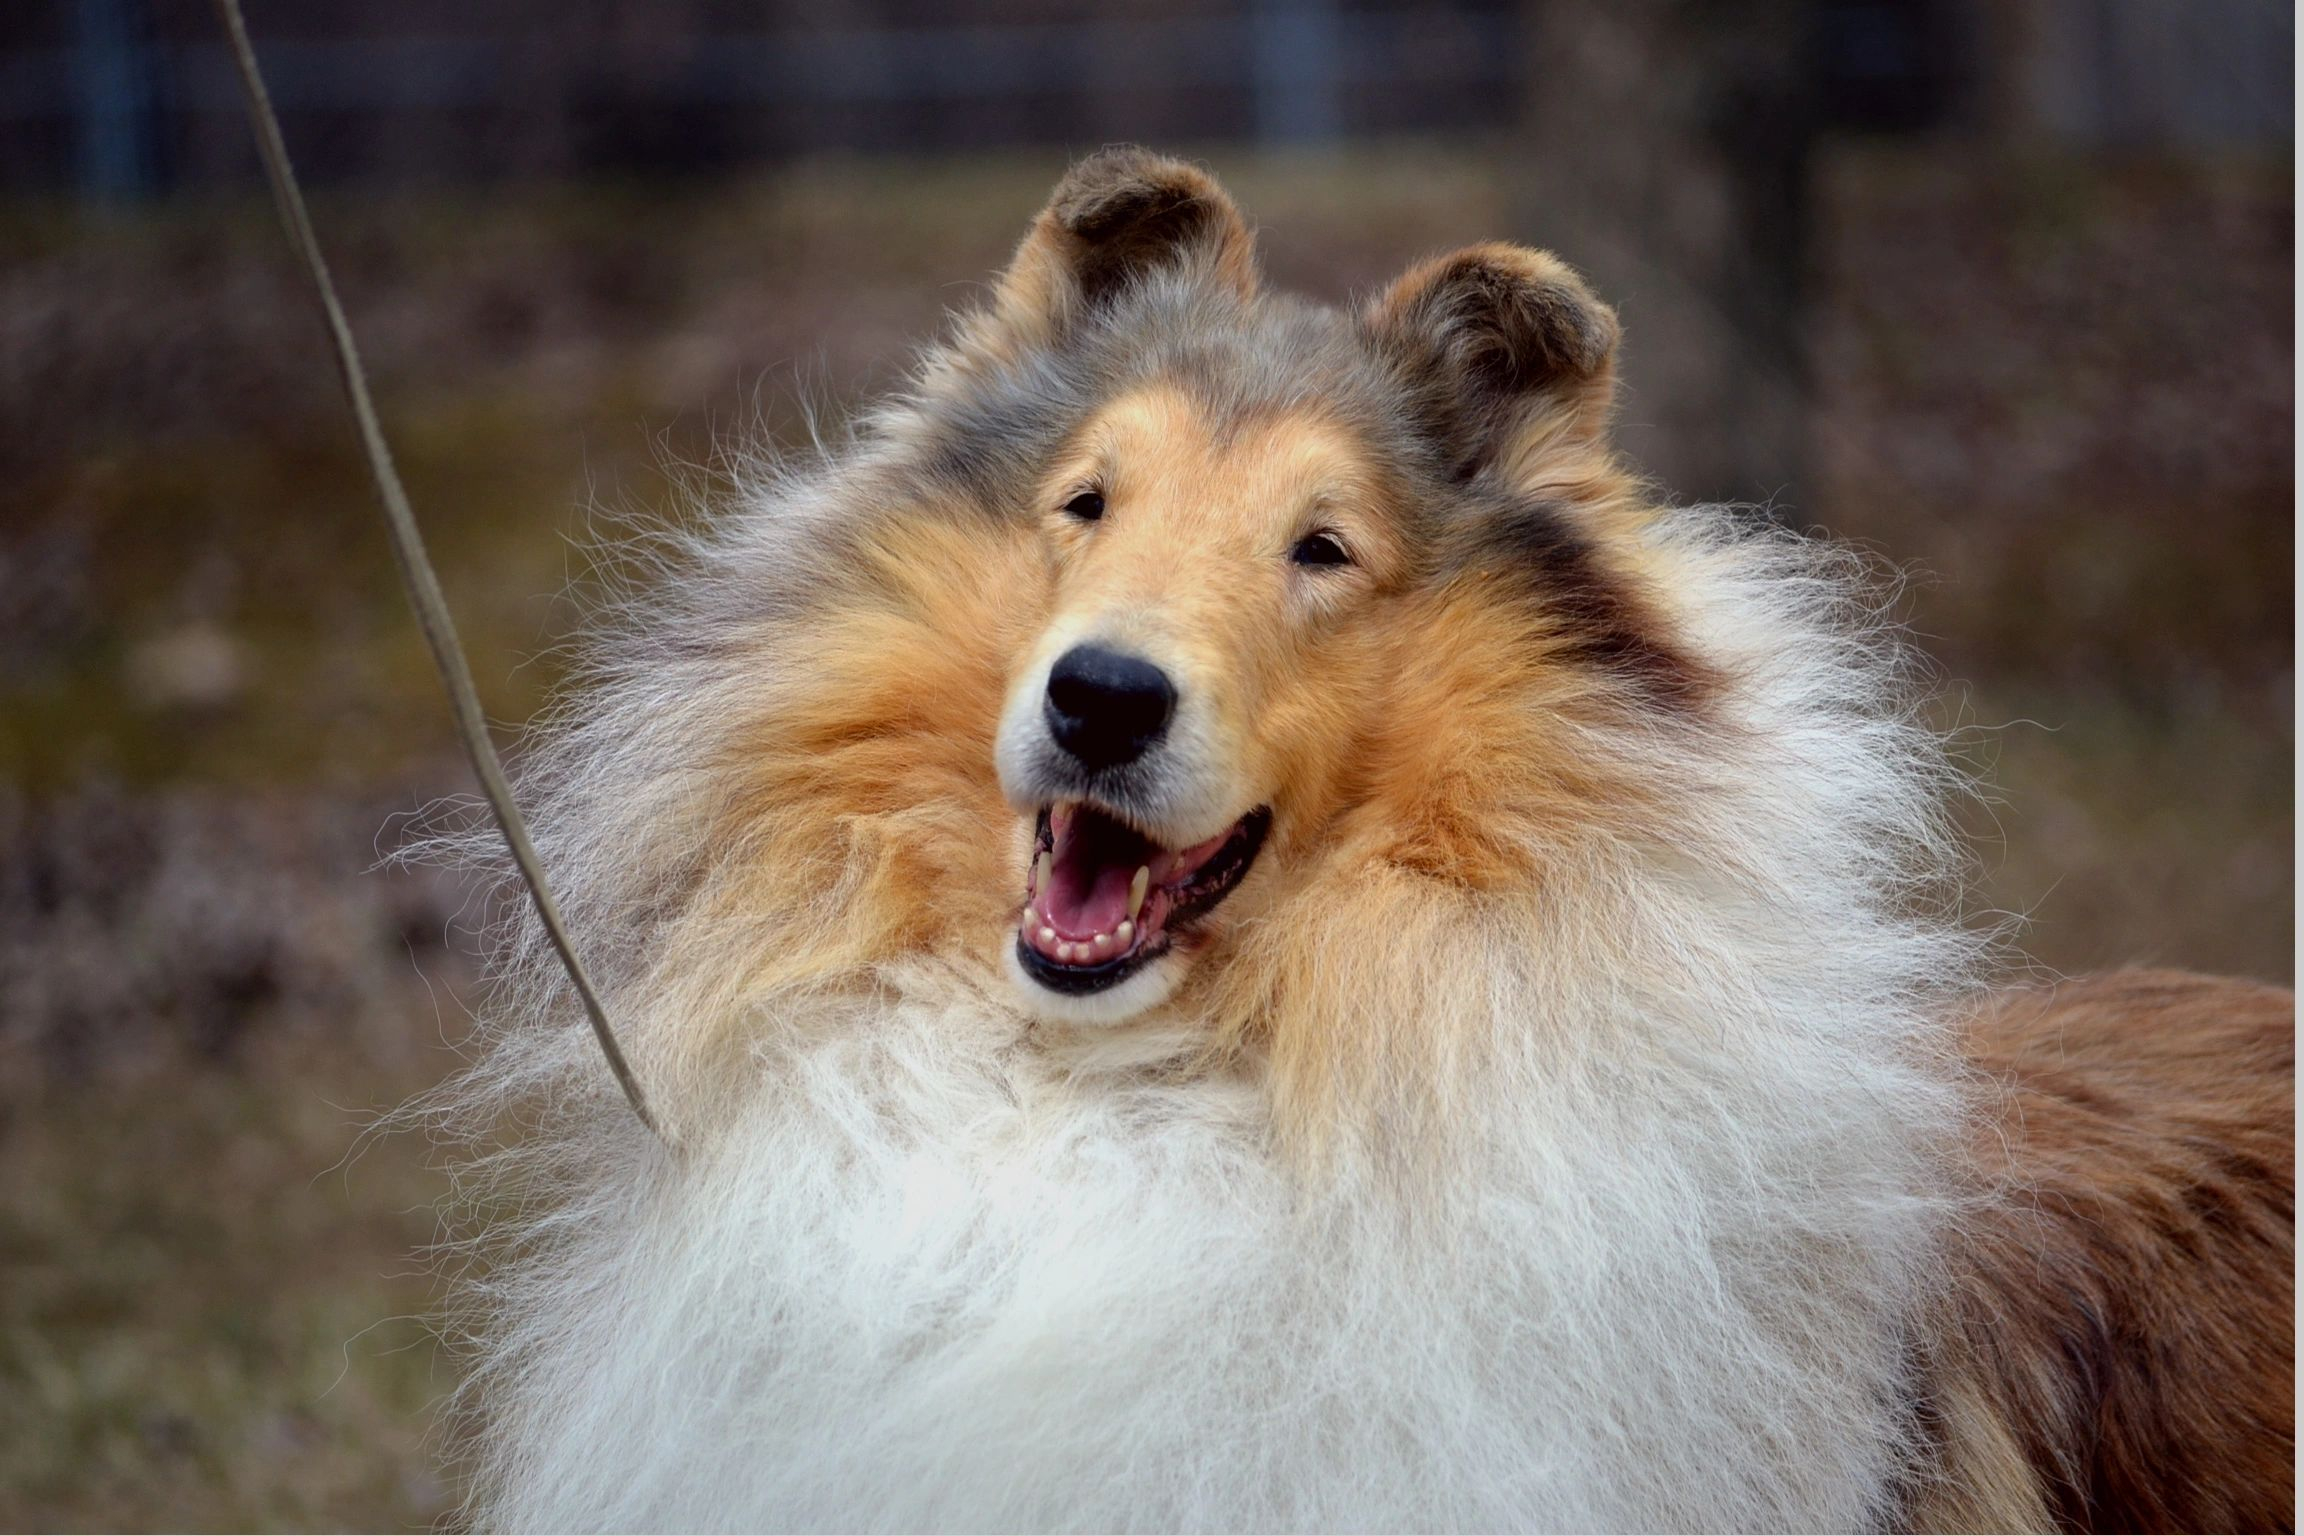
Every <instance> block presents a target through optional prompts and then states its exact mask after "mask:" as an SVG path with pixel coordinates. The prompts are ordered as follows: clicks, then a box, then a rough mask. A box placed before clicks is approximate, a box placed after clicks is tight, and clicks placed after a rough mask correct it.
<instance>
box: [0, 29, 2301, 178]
mask: <svg viewBox="0 0 2304 1536" xmlns="http://www.w3.org/2000/svg"><path fill="white" fill-rule="evenodd" d="M250 9H251V11H252V13H253V15H252V18H251V19H252V24H253V26H254V29H255V32H256V36H257V38H258V41H259V44H260V46H261V50H262V53H263V57H264V64H265V69H266V73H267V75H268V77H269V78H270V80H271V82H272V86H273V90H274V92H275V94H276V96H277V97H278V99H279V103H280V106H281V108H282V110H283V111H284V112H286V113H287V114H288V115H289V116H290V119H291V121H290V124H289V130H290V138H291V140H292V141H293V142H294V143H295V144H296V145H297V147H298V151H299V158H300V161H301V163H302V164H303V166H304V168H305V169H306V171H307V172H308V174H310V175H312V176H314V177H315V178H318V179H322V180H343V179H364V178H376V179H385V180H469V179H474V178H482V179H514V178H522V177H540V176H583V175H594V174H602V173H607V174H618V173H625V174H629V173H635V172H637V173H650V174H662V173H677V172H681V171H688V170H711V169H713V168H715V167H720V166H728V165H738V164H744V163H751V162H758V161H763V160H774V159H777V158H782V157H788V156H795V155H803V154H808V153H813V152H822V151H862V152H890V151H910V152H918V151H937V150H946V149H957V148H972V147H984V146H988V145H1000V144H1023V143H1041V144H1060V145H1069V146H1072V147H1075V148H1077V147H1083V146H1088V145H1092V144H1094V143H1097V142H1101V141H1103V140H1106V139H1114V138H1145V139H1154V140H1160V141H1164V142H1179V141H1183V142H1196V143H1207V142H1221V141H1259V142H1265V143H1304V142H1315V143H1317V142H1326V141H1333V140H1339V139H1351V138H1360V137H1369V136H1382V135H1397V134H1405V133H1414V134H1430V133H1445V132H1461V131H1465V130H1485V131H1494V130H1500V129H1501V130H1510V129H1512V128H1514V127H1516V126H1518V125H1520V124H1521V123H1523V122H1524V120H1525V119H1526V118H1527V116H1528V110H1529V106H1530V104H1531V103H1533V102H1537V101H1540V100H1541V99H1542V96H1543V95H1544V94H1545V93H1546V92H1547V91H1548V90H1549V89H1550V88H1552V87H1553V86H1554V85H1556V84H1561V83H1564V82H1558V81H1554V80H1550V79H1547V78H1545V76H1544V72H1543V71H1544V65H1543V63H1542V58H1543V51H1542V50H1541V49H1540V48H1535V47H1532V46H1531V39H1532V38H1534V37H1536V36H1537V35H1538V34H1539V33H1541V32H1543V31H1545V30H1547V29H1549V30H1553V31H1557V30H1558V29H1559V28H1561V27H1562V26H1563V25H1566V26H1569V27H1571V28H1573V27H1576V26H1578V25H1580V23H1579V22H1578V20H1577V18H1578V16H1579V13H1582V14H1585V15H1589V16H1590V17H1592V18H1594V20H1595V22H1596V23H1598V24H1602V25H1616V26H1621V25H1623V23H1624V18H1625V17H1626V16H1627V15H1629V16H1632V17H1634V18H1648V19H1662V20H1663V21H1664V22H1666V23H1667V24H1672V25H1678V24H1679V22H1678V20H1676V18H1684V17H1690V16H1701V18H1702V20H1703V24H1705V25H1708V26H1722V25H1724V26H1726V27H1730V28H1736V29H1749V30H1750V31H1751V32H1752V33H1753V34H1754V35H1756V36H1771V37H1784V36H1796V37H1797V38H1798V39H1799V47H1800V49H1801V55H1802V56H1801V60H1800V74H1801V76H1802V78H1803V79H1804V80H1805V81H1806V82H1807V83H1809V84H1810V85H1812V86H1813V87H1814V90H1813V99H1814V100H1815V102H1816V103H1817V105H1818V106H1819V107H1820V109H1821V110H1822V111H1823V113H1824V114H1825V117H1826V119H1827V121H1828V122H1831V123H1838V124H1842V125H1847V126H1854V127H1859V128H1864V129H1868V130H1872V131H1883V130H1912V129H1924V128H1931V127H1936V126H1940V125H1943V124H1947V123H1950V124H1956V125H1961V126H1965V127H1968V128H1971V129H1974V130H1976V131H1980V132H1988V133H1997V134H2004V135H2015V136H2051V137H2062V138H2067V139H2078V140H2081V141H2085V142H2091V143H2115V144H2116V143H2175V144H2185V143H2199V142H2210V141H2219V140H2234V139H2242V140H2246V139H2256V140H2270V139H2282V138H2286V137H2287V136H2288V135H2289V134H2290V133H2291V131H2292V125H2293V115H2294V110H2293V93H2292V84H2291V74H2290V58H2291V55H2292V49H2293V42H2294V18H2293V14H2292V12H2291V10H2290V8H2289V7H2288V6H2287V5H2285V4H2282V3H2279V0H2026V3H2009V0H1898V3H1887V0H1727V3H1714V4H1704V3H1701V0H1438V3H1431V0H1426V3H1402V0H1380V3H1368V0H1248V3H1245V4H1237V5H1227V4H1220V3H1209V0H1126V3H1123V4H1118V5H1089V4H1085V3H1081V0H973V3H968V4H962V5H945V6H932V5H928V4H925V3H923V0H880V3H874V0H758V3H751V4H737V3H731V0H662V3H655V4H650V3H644V0H563V3H559V4H551V3H546V0H499V3H495V4H491V5H489V6H487V7H485V8H484V9H478V10H476V9H474V8H468V7H463V6H459V5H456V4H453V3H451V0H306V3H302V4H296V3H291V0H270V3H258V4H254V5H252V6H251V7H250ZM1565 83H1568V84H1570V85H1571V86H1572V85H1573V82H1565ZM238 114H239V107H238V101H237V98H236V97H235V95H234V87H233V84H232V78H231V69H230V65H229V62H228V61H227V60H226V58H225V57H224V55H223V52H222V50H221V49H220V48H219V47H218V45H217V43H216V39H215V34H214V27H213V22H212V18H211V17H210V14H209V9H208V6H207V5H206V4H205V3H202V0H17V3H16V4H15V5H13V6H10V7H5V8H0V187H13V188H17V189H20V190H39V191H45V192H49V193H76V194H78V195H80V196H83V197H88V198H92V199H98V200H113V199H132V198H137V197H143V196H149V195H152V194H155V193H157V192H161V191H164V190H166V189H169V188H171V187H177V186H199V185H203V184H210V183H216V182H220V181H222V182H238V181H245V180H248V179H252V177H253V174H254V168H253V164H252V161H251V159H250V157H249V154H248V150H247V144H246V137H245V133H244V131H243V129H242V126H241V123H240V120H239V115H238ZM1601 131H1606V130H1605V129H1602V130H1601ZM1560 147H1561V149H1562V150H1563V152H1569V151H1571V150H1572V146H1566V145H1563V146H1560Z"/></svg>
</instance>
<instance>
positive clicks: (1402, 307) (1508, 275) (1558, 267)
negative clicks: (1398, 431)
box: [1361, 244, 1618, 475]
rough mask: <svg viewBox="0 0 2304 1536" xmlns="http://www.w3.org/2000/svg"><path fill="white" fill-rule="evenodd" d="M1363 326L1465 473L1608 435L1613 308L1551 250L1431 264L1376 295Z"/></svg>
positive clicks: (1500, 252)
mask: <svg viewBox="0 0 2304 1536" xmlns="http://www.w3.org/2000/svg"><path fill="white" fill-rule="evenodd" d="M1361 324H1362V325H1363V327H1364V328H1365V329H1366V331H1367V333H1368V335H1369V336H1370V337H1371V338H1372V340H1373V341H1374V342H1375V344H1376V346H1377V347H1378V349H1379V350H1380V351H1381V352H1382V353H1384V354H1385V355H1386V356H1387V357H1388V358H1389V359H1390V360H1391V361H1392V363H1393V364H1394V366H1395V367H1396V368H1398V369H1399V370H1400V372H1401V374H1402V376H1403V377H1405V378H1406V379H1407V380H1408V381H1409V383H1410V385H1411V387H1412V389H1413V390H1414V392H1415V394H1416V396H1417V397H1418V399H1419V400H1420V402H1421V403H1422V405H1423V410H1424V414H1425V415H1426V417H1427V418H1428V420H1429V423H1430V426H1431V429H1432V431H1433V432H1434V433H1435V434H1436V435H1437V436H1438V437H1440V438H1441V439H1442V440H1443V441H1444V443H1445V445H1446V447H1447V450H1448V452H1449V453H1450V455H1451V457H1452V458H1453V459H1454V461H1455V466H1456V468H1457V469H1458V470H1459V472H1461V473H1463V474H1466V475H1470V474H1473V473H1476V472H1478V471H1479V470H1480V469H1482V468H1485V467H1486V466H1487V465H1489V464H1491V463H1494V462H1496V461H1498V460H1506V459H1511V458H1514V457H1517V456H1518V455H1520V454H1522V453H1525V452H1527V451H1529V450H1531V449H1536V448H1540V447H1543V446H1546V445H1550V444H1556V443H1560V442H1563V441H1569V442H1577V443H1584V444H1590V443H1592V442H1594V441H1596V440H1597V439H1598V438H1599V437H1600V435H1601V434H1602V433H1603V432H1604V431H1605V430H1606V428H1607V424H1608V412H1609V408H1610V406H1611V404H1612V403H1613V401H1614V398H1615V387H1616V341H1617V336H1618V327H1617V324H1616V312H1615V311H1614V310H1612V309H1610V308H1609V307H1608V306H1607V305H1605V304H1603V303H1601V302H1600V301H1599V300H1598V299H1597V298H1595V297H1593V294H1592V290H1591V289H1589V288H1587V287H1585V286H1584V280H1583V279H1582V278H1581V277H1578V276H1577V275H1576V273H1575V272H1574V270H1572V269H1571V268H1570V267H1569V266H1568V264H1567V263H1566V262H1563V261H1561V260H1560V259H1559V258H1558V257H1556V256H1553V255H1552V254H1550V253H1549V252H1546V251H1535V250H1530V249H1528V248H1527V247H1526V246H1519V245H1503V244H1490V245H1474V246H1467V247H1466V248H1465V249H1463V250H1460V251H1457V252H1454V253H1453V254H1451V255H1447V256H1441V257H1437V258H1435V259H1433V260H1431V261H1427V262H1424V263H1423V264H1421V265H1419V266H1416V267H1411V268H1410V269H1409V270H1408V272H1407V273H1406V274H1405V275H1404V276H1402V277H1401V278H1400V279H1399V280H1398V281H1397V282H1395V283H1393V284H1392V286H1391V287H1390V288H1387V289H1386V290H1385V291H1384V292H1383V293H1382V294H1380V295H1379V296H1378V297H1377V298H1376V300H1375V301H1374V302H1373V303H1371V304H1370V305H1369V306H1368V308H1367V310H1366V311H1365V312H1364V313H1363V314H1362V316H1361Z"/></svg>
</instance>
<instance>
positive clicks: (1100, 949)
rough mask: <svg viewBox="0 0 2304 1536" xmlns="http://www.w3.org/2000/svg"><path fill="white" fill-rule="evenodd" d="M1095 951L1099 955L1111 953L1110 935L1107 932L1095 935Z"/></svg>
mask: <svg viewBox="0 0 2304 1536" xmlns="http://www.w3.org/2000/svg"><path fill="white" fill-rule="evenodd" d="M1096 953H1097V954H1099V955H1108V954H1110V953H1112V935H1110V934H1108V933H1100V934H1098V935H1096Z"/></svg>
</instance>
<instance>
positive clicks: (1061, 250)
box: [994, 146, 1257, 342]
mask: <svg viewBox="0 0 2304 1536" xmlns="http://www.w3.org/2000/svg"><path fill="white" fill-rule="evenodd" d="M1163 269H1179V270H1195V271H1199V272H1202V273H1205V274H1206V275H1207V276H1208V277H1209V278H1211V279H1212V280H1214V281H1215V282H1217V283H1219V284H1221V285H1223V286H1225V287H1227V288H1230V289H1231V290H1233V291H1234V292H1236V293H1238V294H1239V295H1240V296H1241V297H1243V298H1245V297H1248V296H1249V295H1251V294H1253V293H1254V292H1255V291H1256V281H1257V280H1256V252H1255V242H1254V240H1253V238H1252V237H1251V236H1250V235H1249V233H1248V225H1247V223H1246V221H1245V220H1243V219H1242V218H1241V217H1240V210H1239V209H1238V208H1236V207H1234V206H1233V203H1232V199H1231V198H1229V197H1227V196H1225V195H1224V189H1223V188H1222V187H1220V186H1218V185H1217V184H1216V179H1215V178H1214V177H1212V176H1210V175H1209V174H1208V173H1207V172H1205V171H1203V170H1200V169H1199V168H1198V167H1196V166H1191V165H1187V164H1185V163H1184V162H1183V161H1181V160H1170V159H1166V158H1164V157H1162V156H1159V155H1155V154H1152V153H1151V152H1150V151H1148V150H1142V149H1137V148H1134V147H1132V146H1123V147H1119V148H1114V149H1107V150H1104V151H1102V152H1101V153H1099V154H1095V155H1091V156H1089V157H1088V158H1087V159H1085V160H1083V161H1081V162H1080V163H1079V164H1078V165H1075V166H1074V167H1072V169H1071V171H1070V173H1069V174H1067V175H1066V176H1065V178H1064V179H1063V180H1062V181H1061V182H1058V183H1057V185H1056V192H1055V195H1054V196H1053V197H1051V198H1050V199H1049V200H1048V206H1047V207H1046V208H1044V209H1042V210H1041V212H1040V216H1039V218H1037V219H1035V220H1033V222H1032V228H1031V230H1030V232H1029V233H1027V234H1026V235H1025V237H1024V243H1023V244H1022V245H1021V246H1020V247H1018V248H1017V251H1016V257H1015V260H1013V261H1012V262H1010V263H1009V266H1008V270H1007V272H1006V273H1005V274H1003V275H1002V277H1001V279H1000V284H999V288H998V292H997V297H996V299H995V301H994V310H995V314H996V317H997V321H998V324H999V325H1000V326H1001V328H1002V329H1004V330H1005V331H1007V332H1008V333H1009V334H1010V335H1011V336H1013V337H1015V338H1017V339H1020V340H1023V341H1026V342H1037V341H1045V340H1049V339H1052V338H1053V337H1055V336H1058V335H1061V334H1062V332H1063V331H1064V329H1065V328H1066V327H1067V326H1069V325H1071V324H1073V323H1074V322H1075V321H1077V320H1078V319H1079V318H1081V317H1082V316H1083V315H1086V314H1089V313H1092V312H1093V311H1094V310H1095V309H1097V308H1098V307H1099V306H1100V305H1103V304H1106V303H1108V302H1110V301H1111V300H1112V298H1113V297H1115V296H1116V295H1118V294H1120V293H1122V292H1124V291H1125V290H1126V288H1127V287H1128V285H1129V284H1130V283H1132V282H1134V281H1136V280H1137V279H1139V278H1141V277H1143V276H1145V275H1147V274H1149V273H1152V272H1157V271H1161V270H1163Z"/></svg>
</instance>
